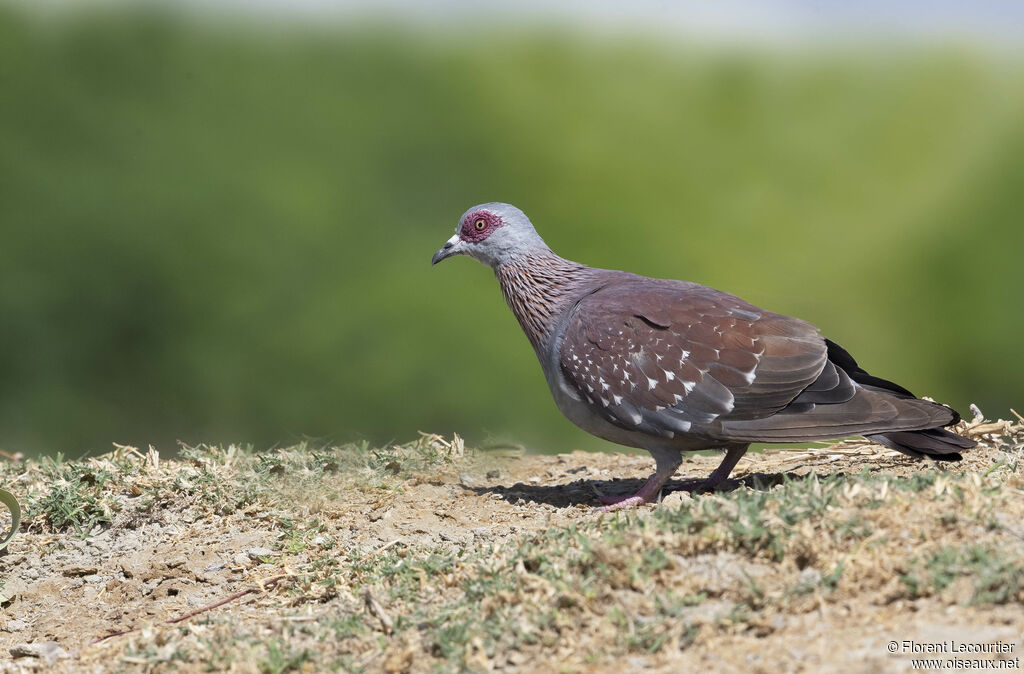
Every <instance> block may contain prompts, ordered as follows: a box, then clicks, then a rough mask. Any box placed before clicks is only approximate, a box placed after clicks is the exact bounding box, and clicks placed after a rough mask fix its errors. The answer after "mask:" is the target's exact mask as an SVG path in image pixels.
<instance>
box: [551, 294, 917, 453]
mask: <svg viewBox="0 0 1024 674" xmlns="http://www.w3.org/2000/svg"><path fill="white" fill-rule="evenodd" d="M559 364H560V367H561V371H562V374H563V375H564V377H565V379H566V380H567V381H568V383H569V384H570V385H571V386H572V387H573V388H574V389H575V390H576V391H577V393H578V394H579V395H580V397H581V398H582V399H583V400H585V401H586V402H587V404H588V405H589V406H590V407H591V409H592V410H593V411H594V412H595V413H597V414H599V415H601V416H602V417H604V418H605V419H606V420H608V421H610V422H611V423H613V424H616V425H618V426H620V427H622V428H626V429H628V430H635V431H640V432H644V433H650V434H655V435H660V436H663V437H673V436H674V435H675V434H677V433H684V434H685V433H689V434H694V435H699V436H704V437H708V438H711V439H720V440H728V441H740V442H753V441H757V440H762V439H763V440H766V441H773V440H775V441H784V440H791V439H808V438H811V437H814V438H824V437H836V436H840V435H855V434H861V433H865V432H870V431H875V430H891V429H892V424H893V420H894V419H895V418H896V417H897V416H899V414H900V413H901V412H902V410H900V409H897V407H896V406H895V405H894V404H892V403H890V402H888V396H875V395H871V394H863V392H862V390H861V388H860V387H858V386H857V385H856V384H854V382H853V381H852V380H851V379H850V376H849V375H848V374H847V373H846V372H845V371H844V370H843V369H842V368H841V367H837V365H836V364H835V363H833V362H832V361H831V360H830V359H829V349H828V345H827V344H826V341H825V339H824V338H823V337H822V336H821V335H820V334H819V333H818V330H817V328H815V327H814V326H813V325H811V324H810V323H807V322H805V321H802V320H799V319H796V318H791V317H788V316H783V315H780V314H775V313H772V312H768V311H765V310H763V309H760V308H758V307H756V306H754V305H752V304H750V303H748V302H745V301H743V300H741V299H739V298H738V297H735V296H733V295H729V294H727V293H723V292H720V291H717V290H714V289H712V288H707V287H705V286H701V285H698V284H694V283H685V282H680V281H656V280H653V279H645V278H642V277H628V278H627V279H624V280H621V281H618V282H615V283H611V284H609V285H607V286H605V287H602V288H601V289H599V290H597V291H596V292H594V293H592V294H590V295H587V296H586V297H584V298H583V299H582V300H581V301H580V302H579V303H578V304H577V305H576V307H575V308H574V309H573V311H572V313H571V314H570V316H569V318H568V320H567V322H566V323H565V329H564V333H563V339H562V342H561V346H560V351H559ZM876 398H877V399H878V400H875V399H876ZM921 416H922V419H921V423H922V424H927V423H931V422H930V420H925V419H924V418H923V417H924V416H926V415H923V413H922V415H921ZM903 426H906V424H900V427H903ZM913 426H914V424H913V423H911V424H910V425H909V426H908V427H913Z"/></svg>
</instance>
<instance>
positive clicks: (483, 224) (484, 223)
mask: <svg viewBox="0 0 1024 674" xmlns="http://www.w3.org/2000/svg"><path fill="white" fill-rule="evenodd" d="M473 226H474V227H476V231H478V232H482V231H484V228H485V227H487V221H486V220H484V219H483V218H477V219H476V222H474V223H473Z"/></svg>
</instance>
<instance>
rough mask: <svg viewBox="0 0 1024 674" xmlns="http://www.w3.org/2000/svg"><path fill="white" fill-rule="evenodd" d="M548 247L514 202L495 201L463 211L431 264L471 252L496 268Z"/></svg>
mask: <svg viewBox="0 0 1024 674" xmlns="http://www.w3.org/2000/svg"><path fill="white" fill-rule="evenodd" d="M548 250H550V249H549V248H548V247H547V244H545V243H544V240H543V239H541V238H540V235H539V234H537V230H535V229H534V228H533V223H531V222H530V219H529V218H528V217H526V214H525V213H523V212H522V211H521V210H519V209H518V208H516V207H515V206H513V205H511V204H502V203H499V202H492V203H489V204H480V205H479V206H474V207H473V208H471V209H469V210H468V211H466V212H465V213H463V214H462V217H461V218H459V224H458V225H457V226H456V227H455V236H453V237H452V238H450V239H448V241H447V242H445V244H444V246H442V247H441V250H439V251H437V252H436V253H434V258H433V259H432V260H431V264H437V263H438V262H440V261H441V260H443V259H445V258H448V257H451V256H453V255H468V256H470V257H471V258H473V259H475V260H479V261H480V262H482V263H483V264H486V265H488V266H490V267H493V268H497V267H500V266H501V265H503V264H505V263H506V262H509V261H510V260H512V259H514V258H516V257H519V256H521V255H529V254H531V253H537V252H543V251H548Z"/></svg>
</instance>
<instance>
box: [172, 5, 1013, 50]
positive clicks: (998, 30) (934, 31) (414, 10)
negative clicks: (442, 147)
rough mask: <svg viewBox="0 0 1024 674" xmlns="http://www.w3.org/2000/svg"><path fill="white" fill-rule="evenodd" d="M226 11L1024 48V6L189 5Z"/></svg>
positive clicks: (746, 37)
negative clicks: (930, 41)
mask: <svg viewBox="0 0 1024 674" xmlns="http://www.w3.org/2000/svg"><path fill="white" fill-rule="evenodd" d="M183 1H184V2H188V3H189V4H192V5H196V6H201V7H204V8H207V9H214V10H220V11H224V10H227V11H232V12H234V11H243V12H250V13H259V12H269V13H274V14H283V15H288V16H293V17H302V16H311V17H315V18H322V17H323V16H325V15H333V16H336V17H339V18H348V17H352V16H371V17H374V16H376V17H381V16H383V17H388V18H391V19H395V20H400V21H408V22H411V23H417V24H426V25H429V24H439V25H448V24H451V23H456V22H460V21H474V20H511V21H522V22H555V23H567V24H570V25H576V26H579V27H582V28H590V29H596V30H624V29H625V30H629V29H634V30H635V29H643V30H654V31H657V32H663V33H670V34H680V35H689V36H694V35H696V36H704V37H706V38H709V39H726V40H728V39H740V40H757V41H767V42H772V41H785V42H789V41H792V40H810V41H815V40H819V39H822V40H831V39H834V38H835V37H836V35H844V34H845V35H849V36H851V37H858V36H881V37H893V38H920V39H936V38H937V39H948V38H953V39H957V38H966V39H971V40H981V41H990V40H996V41H999V42H1006V43H1021V42H1024V2H1022V1H1021V0H969V1H962V2H955V1H952V0H858V1H857V2H850V1H849V0H721V1H720V0H715V1H712V2H708V1H707V0H631V1H630V2H623V1H622V0H554V1H553V0H490V1H488V2H481V1H480V0H431V1H426V0H183Z"/></svg>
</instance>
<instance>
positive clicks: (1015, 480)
mask: <svg viewBox="0 0 1024 674" xmlns="http://www.w3.org/2000/svg"><path fill="white" fill-rule="evenodd" d="M983 423H990V422H981V421H979V422H978V424H976V425H980V424H983ZM1001 423H1003V425H1002V426H998V425H997V424H991V426H992V430H990V432H989V433H988V434H984V433H981V432H978V433H975V435H976V436H977V437H979V438H981V439H984V440H986V444H985V445H984V446H983V447H980V448H979V449H977V450H975V451H973V452H971V453H970V454H969V455H968V456H967V457H966V458H965V460H964V461H963V462H961V463H960V464H957V465H955V466H952V467H949V468H948V469H944V468H943V467H941V466H940V467H936V466H935V465H934V464H927V463H919V462H916V461H912V460H908V459H907V458H906V457H902V456H900V455H897V454H894V453H892V452H890V451H888V450H884V449H882V448H879V447H876V446H870V445H864V444H857V443H844V444H841V445H837V446H834V447H831V448H822V449H815V450H788V451H776V452H768V453H763V454H749V455H748V456H747V457H746V458H744V460H743V461H742V462H741V463H740V465H739V466H738V468H737V470H736V471H735V473H734V476H735V477H736V478H737V479H734V480H732V481H731V482H730V483H729V484H728V485H727V488H726V492H725V493H724V494H719V495H691V494H690V493H689V492H688V491H687V490H688V489H692V488H693V487H694V485H695V484H696V482H697V481H698V480H699V479H701V478H702V477H704V476H706V475H707V474H708V473H709V472H710V471H711V470H712V469H713V468H714V466H715V465H716V463H717V461H718V457H716V456H694V457H692V458H690V459H689V460H688V461H686V462H685V463H684V465H683V467H682V468H681V469H680V473H679V475H678V476H677V478H678V479H677V480H676V481H675V482H673V484H672V488H673V489H674V491H673V492H672V493H670V494H669V495H668V496H666V497H665V499H664V502H663V503H662V504H661V505H658V506H647V507H643V508H640V509H638V510H637V511H635V512H633V513H629V514H625V515H622V514H614V513H612V514H604V513H601V512H599V511H598V510H597V509H596V508H595V505H596V501H595V499H594V494H595V491H596V490H600V491H601V492H604V493H613V494H614V493H626V492H631V491H633V490H636V489H637V488H639V486H640V485H641V484H642V482H643V478H644V477H646V475H647V473H648V472H649V471H650V470H651V467H652V461H651V460H650V458H649V457H647V456H641V455H624V454H592V453H582V452H574V453H569V454H562V455H556V456H534V455H530V454H520V453H519V452H515V451H497V452H473V451H467V450H465V449H464V447H463V446H462V444H461V442H460V441H458V440H457V439H456V440H455V441H454V442H453V441H447V440H443V439H440V438H437V437H436V436H427V437H425V438H423V439H421V440H420V441H419V442H418V443H414V445H411V446H410V447H411V448H410V447H406V448H391V449H389V450H387V451H388V452H390V453H387V454H385V455H380V454H379V453H378V454H374V450H371V449H368V448H360V449H356V448H338V449H331V450H318V451H314V450H310V449H308V448H293V449H290V450H282V451H279V452H277V453H276V454H274V455H272V457H276V458H274V459H273V460H270V461H268V460H264V461H262V462H261V460H260V459H259V457H258V456H254V455H246V454H244V453H242V452H240V451H238V450H235V449H234V448H229V449H227V450H225V449H210V448H195V449H192V450H190V454H189V455H188V456H187V457H184V458H182V459H179V460H175V461H166V460H161V459H160V458H159V455H158V454H157V453H156V452H155V451H153V450H151V451H149V452H143V451H139V450H136V449H134V448H119V449H118V451H117V452H115V453H114V454H112V455H111V456H109V457H101V458H99V459H91V460H88V461H83V462H78V463H72V464H68V465H65V466H63V467H60V468H53V467H51V468H49V469H47V468H46V467H45V466H40V465H39V464H28V465H21V466H15V465H9V466H7V467H6V473H5V476H4V479H5V480H6V484H7V488H8V489H10V490H11V491H14V492H15V493H19V497H21V498H23V499H24V502H25V503H26V509H27V511H28V517H27V519H26V522H25V523H24V525H23V531H22V533H21V534H19V536H17V537H16V538H15V540H14V542H13V543H12V544H11V545H10V546H9V548H8V549H7V550H6V551H5V553H4V554H3V555H2V556H0V574H2V577H3V578H4V584H3V588H2V594H3V597H4V599H5V601H4V603H3V609H4V610H3V613H2V615H0V637H2V638H3V639H4V643H3V644H2V646H3V653H4V654H5V655H6V658H5V659H3V660H0V670H3V671H37V670H44V669H45V670H47V671H50V670H55V671H109V670H116V671H135V670H138V671H204V670H225V671H264V672H279V671H289V670H295V671H322V670H331V669H334V670H341V671H434V670H442V671H445V670H452V671H458V670H463V669H464V670H473V671H491V670H497V671H530V670H534V671H558V670H561V671H595V672H611V671H622V670H627V671H633V670H650V671H666V672H667V671H681V670H682V669H683V668H699V669H702V670H710V671H734V670H737V669H739V670H743V671H754V672H758V671H763V672H778V671H837V672H861V671H863V672H876V671H910V670H911V669H912V668H913V662H912V660H913V658H915V657H933V656H928V655H920V656H918V655H912V654H911V653H909V652H905V651H906V650H907V649H908V648H911V647H909V646H905V645H904V643H903V642H915V643H917V644H940V645H943V644H944V645H945V647H947V648H948V647H949V645H950V644H951V643H963V644H982V643H1002V644H1005V645H1006V646H1004V647H1003V648H1010V649H1012V650H1010V651H1009V652H1006V653H1003V654H1000V655H994V654H991V653H989V654H984V655H971V654H945V655H939V656H934V657H942V658H946V659H952V658H958V659H959V660H960V661H962V660H964V659H965V658H985V659H992V658H1001V659H1002V660H1005V661H1006V663H1004V665H1003V666H1011V665H1013V666H1012V667H1010V669H1011V671H1014V670H1015V669H1016V668H1019V667H1020V660H1019V657H1020V655H1021V649H1022V648H1024V646H1022V629H1024V605H1022V603H1021V599H1022V598H1024V597H1022V594H1021V585H1020V581H1018V582H1017V584H1016V585H1015V584H1014V580H1013V578H1014V576H1015V574H1019V573H1020V572H1021V570H1022V569H1024V565H1022V560H1024V554H1022V550H1021V542H1022V541H1024V525H1021V521H1022V519H1021V515H1022V514H1024V507H1022V501H1021V495H1022V494H1024V491H1022V488H1024V480H1022V477H1021V471H1020V470H1019V469H1018V468H1017V460H1018V459H1019V457H1020V454H1021V438H1022V437H1024V433H1020V429H1021V427H1020V425H1019V424H1018V425H1017V426H1013V425H1011V424H1008V423H1005V422H1001ZM982 430H985V428H982ZM353 457H355V458H353ZM836 474H838V475H839V477H838V478H836V477H832V478H830V479H831V482H829V478H828V476H830V475H832V476H834V475H836ZM915 475H917V476H920V475H929V476H930V477H929V479H928V480H925V482H924V483H923V485H924V486H920V487H919V488H918V486H915V484H916V483H915V482H914V480H915V477H914V476H915ZM814 476H817V479H815V477H814ZM822 484H824V485H825V486H824V487H822V486H821V485H822ZM62 485H69V489H70V492H69V493H70V494H71V495H70V496H68V497H67V498H66V499H65V501H66V502H64V501H60V500H58V499H56V498H50V500H46V498H47V497H48V496H53V495H54V494H56V493H58V487H61V486H62ZM794 485H795V486H794ZM815 485H817V486H815ZM72 487H73V489H72ZM815 490H817V491H818V492H822V493H825V497H822V498H828V499H831V501H830V505H827V506H823V507H818V506H816V505H814V499H815V498H816V496H815V493H816V491H815ZM823 490H824V491H823ZM819 496H820V494H819ZM89 498H91V499H93V500H94V501H95V503H92V506H91V508H92V509H91V510H90V511H88V512H90V513H91V515H90V516H91V517H92V519H93V520H96V521H95V522H94V523H93V522H91V521H87V523H88V525H89V526H88V528H87V529H84V530H81V529H80V528H79V527H76V526H75V525H73V524H68V523H67V522H66V521H64V520H62V519H61V518H60V515H59V512H58V511H59V509H60V508H61V507H71V508H73V507H75V506H74V504H75V503H80V502H81V501H80V500H81V499H86V500H88V499H89ZM76 499H79V500H76ZM751 499H754V500H756V499H762V500H760V501H756V502H755V501H753V500H751ZM750 503H754V506H751V507H755V506H756V508H757V510H756V512H754V515H753V517H754V520H752V521H754V523H755V524H757V523H760V524H758V526H761V525H763V527H764V529H765V531H766V532H767V533H768V535H770V536H774V538H771V539H770V540H771V541H775V542H776V543H778V547H776V548H772V547H771V545H775V543H771V545H769V544H765V545H764V546H761V544H760V543H757V544H751V541H755V542H756V541H764V540H769V539H767V538H764V537H763V536H762V537H761V538H757V537H756V536H754V535H753V534H751V533H750V531H749V527H748V528H737V527H739V525H740V524H743V523H744V522H745V521H746V520H745V519H744V518H745V517H748V515H745V514H744V513H746V512H747V510H746V508H747V507H748V505H749V504H750ZM805 503H806V504H810V505H806V506H805V505H804V504H805ZM69 504H70V505H69ZM758 504H759V505H758ZM805 507H806V512H807V513H808V515H807V516H806V517H800V516H796V517H794V516H792V515H789V514H787V513H792V512H797V513H799V512H803V511H801V510H800V509H801V508H805ZM794 508H795V509H796V510H793V509H794ZM787 509H788V510H787ZM686 510H691V511H692V512H701V513H705V514H704V515H701V517H704V518H705V519H703V520H700V521H699V522H698V524H694V523H692V522H690V521H689V520H686V521H685V522H684V524H680V521H682V520H680V519H679V518H680V517H682V515H680V514H679V513H682V512H683V511H686ZM659 511H663V512H662V514H659ZM672 513H675V514H674V515H673V514H672ZM723 513H724V515H723ZM730 513H731V514H730ZM772 518H774V519H772ZM686 522H688V523H686ZM851 523H853V524H851ZM744 526H746V525H745V524H744ZM857 527H861V528H862V529H863V531H860V530H859V529H858V530H857V531H854V529H856V528H857ZM851 531H854V533H850V532H851ZM566 532H569V533H566ZM858 532H859V533H858ZM757 535H758V536H760V534H757ZM752 536H754V537H752ZM559 537H561V538H559ZM566 541H569V542H568V543H566ZM965 546H981V547H980V548H978V549H984V550H985V551H987V552H985V554H986V555H991V558H989V557H985V558H982V559H974V558H971V559H972V560H973V561H971V560H969V561H964V559H966V558H964V559H961V558H956V560H954V561H952V562H950V563H949V564H947V565H946V566H942V568H941V569H940V568H939V565H941V564H943V563H944V562H942V559H944V558H942V557H934V555H933V557H928V556H927V555H928V554H932V553H934V554H939V553H937V552H936V551H940V552H941V551H942V550H954V549H955V550H959V549H961V548H964V549H967V548H965ZM969 549H970V550H974V549H975V547H970V548H969ZM652 550H658V551H660V552H659V555H661V556H659V557H658V559H659V560H663V561H659V562H657V563H654V562H651V561H650V555H651V554H652ZM780 551H781V552H780ZM929 559H930V560H931V561H921V560H929ZM936 560H939V561H936ZM915 569H917V570H918V571H919V575H921V577H922V578H927V579H928V580H926V581H923V584H924V585H925V587H923V589H918V590H913V591H912V590H911V589H909V588H911V585H910V582H909V581H908V580H906V578H909V577H911V576H914V574H915V573H917V572H916V571H915ZM836 570H838V573H837V574H836V575H835V576H834V577H833V576H832V575H831V574H833V572H836ZM492 571H493V573H492ZM929 574H930V575H929ZM942 574H946V575H945V576H944V575H942ZM986 574H987V575H986ZM993 574H995V576H993ZM947 576H948V577H947ZM992 577H995V578H996V579H997V580H996V581H991V578H992ZM1017 577H1018V578H1019V575H1018V576H1017ZM986 578H988V579H989V580H986ZM484 581H486V582H487V583H491V585H488V586H486V588H485V589H484V590H482V591H479V592H477V591H476V590H474V588H476V587H478V585H479V584H480V583H482V582H484ZM929 583H930V585H929ZM979 588H981V589H979ZM983 590H984V592H989V590H991V592H989V594H984V592H983ZM665 597H675V598H677V599H679V598H682V599H680V601H679V602H677V603H676V604H674V605H673V606H674V607H672V608H666V606H665V602H667V601H668V600H666V599H664V598H665ZM225 600H228V601H226V603H224V604H223V605H221V606H217V607H215V608H210V607H211V606H212V605H213V604H216V603H218V602H222V601H225ZM176 619H180V620H178V621H177V622H168V621H173V620H176ZM446 621H447V622H446ZM453 625H457V626H458V629H455V627H452V626H453ZM891 641H896V642H897V644H898V647H897V651H898V652H896V653H892V652H890V651H889V650H888V648H889V647H888V646H887V645H888V644H889V642H891ZM1014 658H1017V660H1016V665H1014V663H1013V659H1014ZM947 666H952V665H947ZM958 666H964V665H962V664H961V665H958Z"/></svg>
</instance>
